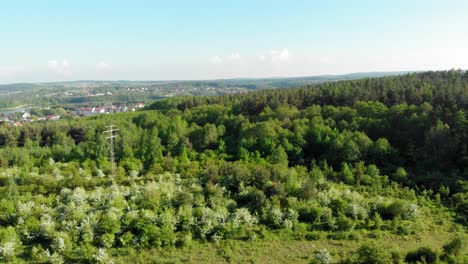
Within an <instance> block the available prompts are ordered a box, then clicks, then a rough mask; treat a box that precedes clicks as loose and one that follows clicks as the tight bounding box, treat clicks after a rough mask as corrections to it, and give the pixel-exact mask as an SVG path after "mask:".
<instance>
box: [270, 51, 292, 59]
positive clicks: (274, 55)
mask: <svg viewBox="0 0 468 264" xmlns="http://www.w3.org/2000/svg"><path fill="white" fill-rule="evenodd" d="M270 56H271V57H270V59H271V61H272V62H285V61H288V60H289V58H290V54H289V50H288V49H286V48H284V49H282V50H272V51H271V52H270Z"/></svg>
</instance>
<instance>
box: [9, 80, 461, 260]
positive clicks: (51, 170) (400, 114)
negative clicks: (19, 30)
mask: <svg viewBox="0 0 468 264" xmlns="http://www.w3.org/2000/svg"><path fill="white" fill-rule="evenodd" d="M110 124H113V125H116V126H117V128H118V129H120V130H119V131H118V132H117V133H116V135H117V137H116V138H115V153H116V169H115V172H114V173H113V172H112V170H111V164H110V162H109V161H108V153H109V142H108V140H107V139H106V134H104V133H103V132H104V131H105V130H106V126H108V125H110ZM0 146H1V148H0V166H1V168H0V199H1V202H0V206H1V207H2V208H1V209H0V258H1V260H2V261H3V262H11V263H22V262H33V263H111V262H114V263H129V262H132V263H146V262H150V263H154V262H162V263H174V262H176V263H177V262H217V263H219V262H251V263H256V262H291V263H404V262H407V263H417V262H420V263H438V262H444V263H466V262H467V261H468V257H467V254H468V249H467V247H466V238H467V233H466V231H467V230H466V226H467V223H468V218H467V217H468V72H465V71H447V72H427V73H417V74H407V75H403V76H393V77H383V78H370V79H359V80H351V81H338V82H330V83H323V84H317V85H309V86H307V87H302V88H292V89H276V90H265V91H259V92H251V93H247V94H236V95H222V96H208V97H178V98H172V99H166V100H161V101H157V102H155V103H153V104H152V105H151V106H149V107H148V109H145V110H144V111H139V112H134V113H121V114H113V115H102V116H94V117H89V118H70V119H67V120H61V121H58V122H47V123H37V124H34V123H33V124H28V125H24V126H21V127H9V126H4V127H0ZM291 252H293V253H291ZM304 254H305V255H304ZM268 256H271V257H272V258H268ZM286 256H287V257H286Z"/></svg>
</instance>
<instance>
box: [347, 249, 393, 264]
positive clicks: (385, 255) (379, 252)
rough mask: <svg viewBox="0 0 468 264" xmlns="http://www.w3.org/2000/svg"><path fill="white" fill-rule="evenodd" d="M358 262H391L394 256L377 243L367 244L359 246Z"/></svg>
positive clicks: (387, 263) (372, 263)
mask: <svg viewBox="0 0 468 264" xmlns="http://www.w3.org/2000/svg"><path fill="white" fill-rule="evenodd" d="M356 254H357V255H356V263H359V264H390V263H392V256H391V254H390V253H389V252H387V251H385V250H384V249H382V248H380V247H379V246H377V245H376V244H366V245H362V246H361V247H359V248H358V250H357V252H356Z"/></svg>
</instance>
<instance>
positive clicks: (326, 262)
mask: <svg viewBox="0 0 468 264" xmlns="http://www.w3.org/2000/svg"><path fill="white" fill-rule="evenodd" d="M314 259H315V261H316V263H318V264H330V263H332V262H333V259H332V257H331V255H330V252H328V250H327V249H325V248H324V249H321V250H318V251H317V252H316V253H315V256H314Z"/></svg>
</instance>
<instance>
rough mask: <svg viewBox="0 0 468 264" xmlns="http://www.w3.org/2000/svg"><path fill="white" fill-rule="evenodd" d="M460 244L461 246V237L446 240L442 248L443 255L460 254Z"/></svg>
mask: <svg viewBox="0 0 468 264" xmlns="http://www.w3.org/2000/svg"><path fill="white" fill-rule="evenodd" d="M462 246H463V241H462V239H461V238H459V237H456V238H454V239H452V240H451V241H450V242H448V243H447V244H445V245H444V246H443V247H442V248H443V250H444V254H445V255H455V256H457V255H459V254H460V251H461V249H462Z"/></svg>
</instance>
